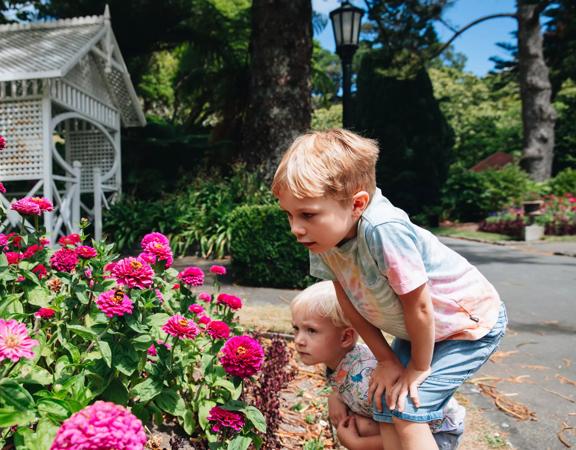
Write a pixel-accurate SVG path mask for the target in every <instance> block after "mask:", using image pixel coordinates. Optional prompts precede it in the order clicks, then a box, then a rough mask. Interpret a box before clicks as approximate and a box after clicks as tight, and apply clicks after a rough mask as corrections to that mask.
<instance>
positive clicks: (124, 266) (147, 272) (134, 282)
mask: <svg viewBox="0 0 576 450" xmlns="http://www.w3.org/2000/svg"><path fill="white" fill-rule="evenodd" d="M112 277H113V278H115V279H116V282H117V283H118V284H121V285H124V286H127V287H129V288H135V287H136V288H138V289H146V288H149V287H150V286H152V281H153V277H154V270H153V269H152V267H150V264H148V263H147V262H146V261H144V260H143V259H142V258H132V257H128V258H124V259H121V260H120V261H118V262H117V263H116V264H115V265H114V267H113V268H112Z"/></svg>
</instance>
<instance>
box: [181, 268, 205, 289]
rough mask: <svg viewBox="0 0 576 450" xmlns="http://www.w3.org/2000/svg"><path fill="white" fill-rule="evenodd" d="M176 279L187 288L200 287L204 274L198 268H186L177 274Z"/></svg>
mask: <svg viewBox="0 0 576 450" xmlns="http://www.w3.org/2000/svg"><path fill="white" fill-rule="evenodd" d="M178 279H180V280H181V281H182V282H183V283H184V284H187V285H188V286H202V285H203V284H204V272H203V271H202V269H200V267H187V268H186V269H184V270H183V271H182V272H180V273H179V274H178Z"/></svg>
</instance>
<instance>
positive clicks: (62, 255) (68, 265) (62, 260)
mask: <svg viewBox="0 0 576 450" xmlns="http://www.w3.org/2000/svg"><path fill="white" fill-rule="evenodd" d="M77 265H78V256H77V255H76V252H75V251H74V250H71V249H69V248H66V247H64V248H61V249H60V250H57V251H56V252H55V253H54V254H53V255H52V256H51V257H50V267H52V268H53V269H56V270H58V271H60V272H72V271H73V270H74V269H75V268H76V266H77Z"/></svg>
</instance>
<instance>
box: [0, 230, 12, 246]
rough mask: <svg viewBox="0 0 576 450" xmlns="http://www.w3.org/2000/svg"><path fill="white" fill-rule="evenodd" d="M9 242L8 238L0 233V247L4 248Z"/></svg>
mask: <svg viewBox="0 0 576 450" xmlns="http://www.w3.org/2000/svg"><path fill="white" fill-rule="evenodd" d="M9 240H10V236H9V235H7V234H4V233H0V247H4V246H6V245H8V241H9Z"/></svg>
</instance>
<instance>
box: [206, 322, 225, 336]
mask: <svg viewBox="0 0 576 450" xmlns="http://www.w3.org/2000/svg"><path fill="white" fill-rule="evenodd" d="M206 333H208V335H209V336H211V337H213V338H214V339H228V337H230V327H229V326H228V324H227V323H226V322H222V321H220V320H213V321H212V322H210V323H209V324H208V326H207V327H206Z"/></svg>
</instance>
